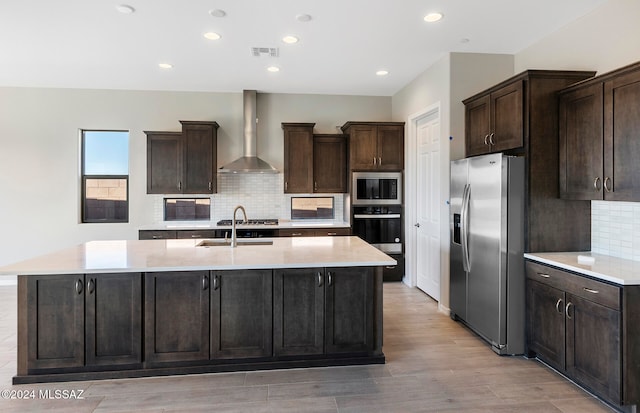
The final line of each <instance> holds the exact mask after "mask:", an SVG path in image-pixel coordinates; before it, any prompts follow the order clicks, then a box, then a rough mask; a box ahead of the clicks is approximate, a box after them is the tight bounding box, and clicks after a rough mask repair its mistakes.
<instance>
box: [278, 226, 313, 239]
mask: <svg viewBox="0 0 640 413" xmlns="http://www.w3.org/2000/svg"><path fill="white" fill-rule="evenodd" d="M278 235H279V236H281V237H314V236H315V235H316V232H315V230H313V229H308V228H307V229H305V228H303V229H281V230H279V231H278Z"/></svg>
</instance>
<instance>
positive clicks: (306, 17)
mask: <svg viewBox="0 0 640 413" xmlns="http://www.w3.org/2000/svg"><path fill="white" fill-rule="evenodd" d="M296 20H297V21H299V22H303V23H304V22H308V21H310V20H311V16H309V15H308V14H298V15H297V16H296Z"/></svg>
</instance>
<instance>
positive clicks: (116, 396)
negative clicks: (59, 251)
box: [0, 282, 612, 413]
mask: <svg viewBox="0 0 640 413" xmlns="http://www.w3.org/2000/svg"><path fill="white" fill-rule="evenodd" d="M16 346H17V342H16V288H15V287H13V286H1V287H0V390H2V398H0V412H3V413H8V412H20V413H25V412H42V411H47V412H74V413H81V412H96V413H98V412H136V413H152V412H154V413H160V412H166V413H169V412H181V413H183V412H216V413H220V412H242V413H245V412H296V413H298V412H345V413H346V412H467V413H485V412H500V413H505V412H536V413H537V412H539V413H543V412H544V413H553V412H563V413H586V412H611V411H612V410H611V409H609V408H608V407H607V406H606V405H604V404H602V403H601V402H600V401H598V400H597V399H596V398H594V397H592V396H591V395H589V394H588V393H586V392H584V391H583V390H581V389H580V388H579V387H577V386H576V385H574V384H573V383H571V382H569V381H568V380H566V379H564V378H563V377H562V376H560V375H558V374H557V373H555V372H554V371H552V370H551V369H549V368H547V367H545V366H544V365H542V364H541V363H539V362H538V361H536V360H528V359H525V358H523V357H504V356H498V355H496V354H495V353H494V352H493V351H491V349H490V348H489V346H488V345H487V344H485V343H484V342H483V341H482V340H480V339H479V338H478V337H476V336H475V335H474V334H473V333H472V332H470V331H469V330H468V329H466V328H465V327H464V326H462V325H461V324H459V323H456V322H454V321H452V320H451V319H450V318H449V317H448V316H447V315H445V314H442V313H440V312H438V311H437V304H436V303H435V301H433V300H432V299H431V298H429V297H428V296H427V295H425V294H424V293H422V292H421V291H419V290H417V289H415V288H414V289H412V288H409V287H407V286H405V285H404V284H402V283H397V282H396V283H385V284H384V347H383V351H384V353H385V355H386V358H387V363H386V364H384V365H372V366H350V367H329V368H308V369H294V370H275V371H255V372H239V373H224V374H202V375H188V376H173V377H154V378H141V379H120V380H102V381H80V382H66V383H46V384H35V385H34V384H30V385H19V386H13V385H12V384H11V378H12V377H13V375H15V372H16ZM12 390H15V393H16V394H18V393H22V396H23V397H24V396H25V395H27V396H29V397H31V395H33V396H35V399H7V398H6V395H7V391H9V392H11V391H12ZM79 390H82V396H81V397H82V399H80V400H76V399H67V400H65V399H64V398H65V394H66V395H67V396H71V395H73V394H75V396H77V395H78V393H79ZM65 391H66V392H65ZM72 391H73V393H72Z"/></svg>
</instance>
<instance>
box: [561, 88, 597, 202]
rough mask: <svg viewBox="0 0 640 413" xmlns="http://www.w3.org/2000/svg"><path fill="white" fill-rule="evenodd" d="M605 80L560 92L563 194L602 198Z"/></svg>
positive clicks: (565, 197)
mask: <svg viewBox="0 0 640 413" xmlns="http://www.w3.org/2000/svg"><path fill="white" fill-rule="evenodd" d="M602 104H603V103H602V84H600V83H596V84H593V85H590V86H588V87H584V88H581V89H576V90H573V91H571V92H567V93H565V94H562V95H561V96H560V102H559V124H560V128H559V129H560V130H559V136H560V145H559V146H560V197H561V198H564V199H602V184H603V182H602V181H603V178H602V173H603V148H602V133H603V131H602V124H603V120H602V118H603V115H602Z"/></svg>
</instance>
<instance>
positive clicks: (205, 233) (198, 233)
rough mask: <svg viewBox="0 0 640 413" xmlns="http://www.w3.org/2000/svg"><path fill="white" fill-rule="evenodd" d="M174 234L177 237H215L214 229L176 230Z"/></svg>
mask: <svg viewBox="0 0 640 413" xmlns="http://www.w3.org/2000/svg"><path fill="white" fill-rule="evenodd" d="M176 236H177V238H178V239H191V238H194V239H196V238H215V236H216V231H215V230H213V229H202V230H189V231H186V230H185V231H176Z"/></svg>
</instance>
